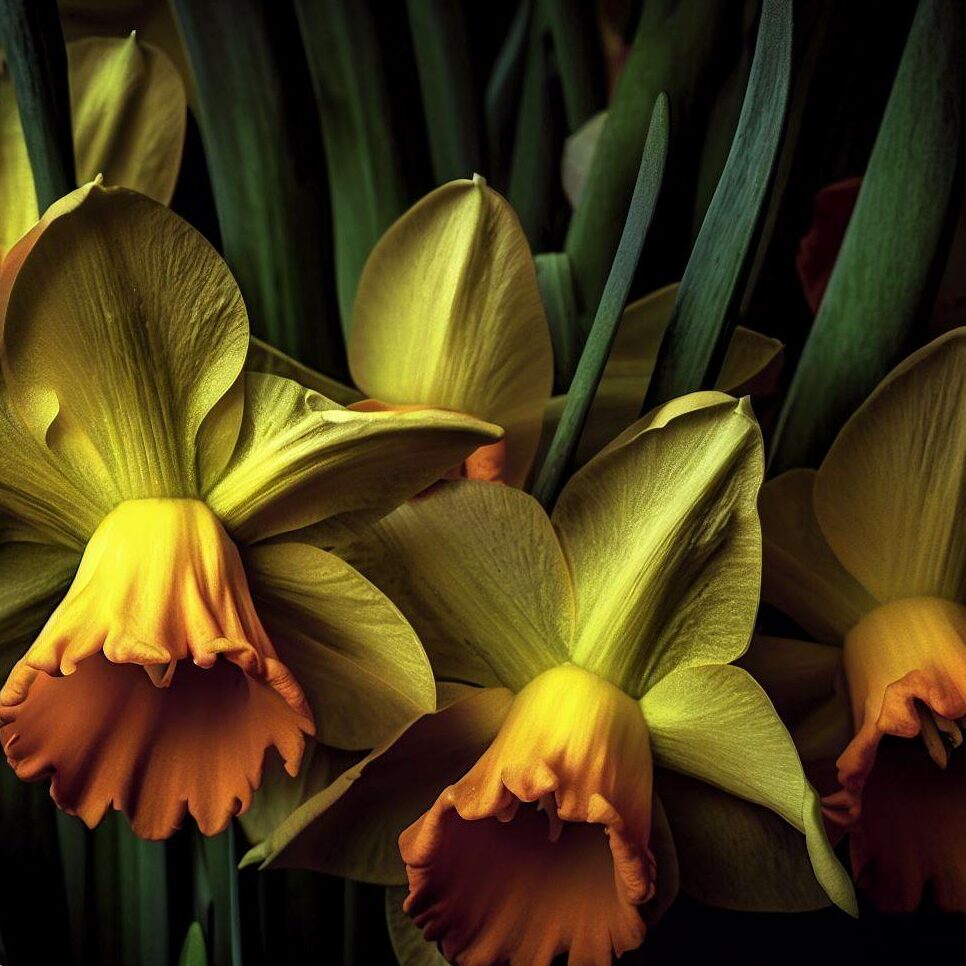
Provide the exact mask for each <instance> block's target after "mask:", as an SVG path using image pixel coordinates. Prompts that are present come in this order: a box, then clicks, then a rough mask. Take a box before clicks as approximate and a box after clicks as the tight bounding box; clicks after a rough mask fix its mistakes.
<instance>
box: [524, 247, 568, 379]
mask: <svg viewBox="0 0 966 966" xmlns="http://www.w3.org/2000/svg"><path fill="white" fill-rule="evenodd" d="M534 264H535V265H536V269H537V284H538V285H539V286H540V298H541V300H542V302H543V310H544V312H545V313H546V316H547V324H548V325H549V327H550V338H551V341H552V342H553V368H554V380H553V381H554V387H555V389H556V391H557V392H566V391H567V387H568V386H569V385H570V380H571V379H573V375H574V369H576V367H577V359H578V357H579V339H578V333H577V302H576V300H575V298H574V281H573V274H572V273H571V270H570V259H569V258H568V257H567V253H566V252H547V253H545V254H543V255H537V256H536V257H535V258H534Z"/></svg>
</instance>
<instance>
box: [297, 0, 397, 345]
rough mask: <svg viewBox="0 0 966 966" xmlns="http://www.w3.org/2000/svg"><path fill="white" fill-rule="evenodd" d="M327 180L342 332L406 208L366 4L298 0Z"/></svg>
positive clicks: (355, 0)
mask: <svg viewBox="0 0 966 966" xmlns="http://www.w3.org/2000/svg"><path fill="white" fill-rule="evenodd" d="M295 10H296V13H297V14H298V21H299V29H300V30H301V34H302V43H303V44H304V46H305V52H306V57H307V59H308V65H309V70H310V72H311V75H312V84H313V87H314V90H315V100H316V105H317V107H318V113H319V119H320V121H321V125H322V136H323V139H324V141H325V154H326V159H327V170H328V177H329V191H330V197H331V203H332V221H333V229H334V236H335V268H336V287H337V289H338V295H339V312H340V316H341V318H342V327H343V330H344V331H345V332H348V330H349V325H350V323H351V321H352V304H353V302H354V301H355V296H356V288H357V287H358V284H359V276H360V275H361V273H362V267H363V265H364V264H365V261H366V258H367V257H368V256H369V252H370V251H372V247H373V245H375V243H376V242H377V241H378V240H379V236H380V235H381V234H382V233H383V232H384V231H385V230H386V229H387V228H388V227H389V225H390V224H392V222H393V221H394V220H395V219H396V218H397V217H398V216H399V215H401V214H402V213H403V211H404V210H405V209H406V204H407V194H406V183H405V179H404V178H403V174H402V170H401V166H400V163H399V149H398V146H397V145H398V137H397V134H396V132H395V131H394V130H393V127H392V122H391V110H390V95H389V91H388V89H387V87H386V78H385V73H384V71H383V69H382V55H381V53H380V49H379V40H378V36H377V33H376V28H375V24H374V23H373V14H372V10H371V9H370V6H369V3H368V0H319V2H316V0H296V3H295Z"/></svg>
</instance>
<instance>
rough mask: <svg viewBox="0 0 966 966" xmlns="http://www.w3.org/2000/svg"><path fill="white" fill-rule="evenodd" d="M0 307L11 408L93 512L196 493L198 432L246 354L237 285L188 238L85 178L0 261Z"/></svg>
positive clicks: (179, 224)
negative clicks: (131, 502) (94, 507)
mask: <svg viewBox="0 0 966 966" xmlns="http://www.w3.org/2000/svg"><path fill="white" fill-rule="evenodd" d="M0 303H2V306H3V308H4V310H5V312H4V322H3V326H4V328H3V372H4V376H5V379H6V384H7V392H8V394H9V398H10V401H11V403H12V406H13V408H14V409H15V410H16V411H17V412H18V413H19V415H20V416H21V418H22V419H23V421H24V423H25V424H26V425H27V427H28V429H29V430H30V431H31V433H32V434H33V435H34V437H35V438H36V439H37V441H38V442H46V445H47V447H48V448H49V449H50V451H51V452H52V453H53V454H54V455H55V456H56V458H57V460H58V463H59V467H60V469H61V471H62V472H63V473H64V474H66V475H67V476H69V477H70V479H71V480H72V482H73V484H74V486H75V487H77V488H78V489H82V490H83V491H84V492H85V493H86V494H87V495H88V497H89V498H90V499H91V500H92V501H96V503H97V504H98V505H99V506H100V507H101V508H102V509H103V510H104V511H105V512H106V511H107V510H109V509H110V508H111V507H113V506H115V505H116V504H117V503H119V502H121V501H122V500H125V499H137V498H145V497H155V496H192V495H195V493H196V490H197V482H198V481H197V444H196V437H197V434H198V431H199V429H200V427H201V425H202V423H203V421H204V420H205V417H206V416H207V415H208V413H209V412H210V411H211V410H212V408H213V407H214V406H215V405H216V404H217V403H218V401H219V400H220V399H221V397H222V396H224V394H225V393H226V392H227V390H228V389H229V388H230V387H231V385H232V384H233V383H234V381H235V379H236V377H237V376H238V373H239V372H240V371H241V367H242V365H243V363H244V359H245V353H246V351H247V348H248V319H247V316H246V314H245V307H244V305H243V303H242V300H241V296H240V294H239V292H238V287H237V286H236V284H235V281H234V279H233V278H232V277H231V274H230V272H229V271H228V268H227V266H226V265H225V263H224V261H222V259H221V258H220V257H219V256H218V254H217V253H216V252H215V251H214V249H213V248H212V247H211V246H210V245H209V244H208V243H207V242H206V241H205V240H204V239H203V238H202V237H201V235H199V234H198V233H197V232H196V231H195V230H194V229H192V228H191V227H190V226H189V225H188V224H187V223H186V222H184V221H183V220H182V219H180V218H178V217H177V216H176V215H174V214H172V213H171V212H170V211H169V210H168V209H167V208H165V207H164V206H163V205H160V204H158V203H157V202H154V201H151V200H150V199H148V198H145V197H144V196H143V195H138V194H135V193H134V192H131V191H128V190H126V189H123V188H104V187H102V186H101V185H99V184H96V183H92V184H88V185H86V186H84V187H83V188H79V189H77V191H75V192H73V193H72V194H70V195H68V196H66V197H65V198H63V199H61V201H59V202H57V204H55V205H53V206H52V207H51V208H50V209H49V211H48V212H47V213H46V214H45V215H44V218H43V219H42V221H41V222H40V223H39V224H38V225H37V226H36V228H34V229H32V230H31V232H29V233H28V235H26V236H25V237H24V238H23V239H22V240H21V241H20V242H19V243H18V244H17V246H15V248H14V249H13V251H12V252H11V253H10V255H9V256H8V257H7V258H6V259H5V260H4V264H3V269H2V273H0ZM88 535H89V534H88Z"/></svg>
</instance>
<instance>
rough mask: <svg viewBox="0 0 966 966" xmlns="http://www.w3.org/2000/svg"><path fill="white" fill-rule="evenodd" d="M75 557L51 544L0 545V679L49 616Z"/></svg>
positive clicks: (76, 560)
mask: <svg viewBox="0 0 966 966" xmlns="http://www.w3.org/2000/svg"><path fill="white" fill-rule="evenodd" d="M79 560H80V554H79V553H77V552H76V551H72V550H69V549H67V548H66V547H59V546H56V545H54V544H46V543H29V542H24V541H16V542H11V543H4V544H0V679H2V678H3V677H5V676H6V674H7V673H8V671H9V670H10V668H11V667H12V665H13V664H14V662H15V661H16V660H17V659H18V658H19V657H20V656H21V655H22V653H23V651H24V650H26V648H27V646H28V645H29V644H30V642H31V640H32V638H33V637H34V635H35V634H36V633H37V632H38V631H39V630H40V628H41V627H42V626H43V624H44V621H46V620H47V618H48V616H50V613H51V611H52V610H53V609H54V607H55V606H56V605H57V603H58V602H59V600H60V597H61V595H62V594H63V593H64V592H65V591H66V590H67V587H68V585H69V584H70V581H71V579H72V578H73V576H74V571H75V570H76V569H77V564H78V562H79Z"/></svg>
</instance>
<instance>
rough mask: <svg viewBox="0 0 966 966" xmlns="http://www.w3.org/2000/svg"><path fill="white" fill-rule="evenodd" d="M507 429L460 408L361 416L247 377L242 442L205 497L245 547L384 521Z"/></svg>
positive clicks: (267, 379)
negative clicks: (306, 530)
mask: <svg viewBox="0 0 966 966" xmlns="http://www.w3.org/2000/svg"><path fill="white" fill-rule="evenodd" d="M500 435H501V432H500V429H499V428H498V427H496V426H492V425H490V424H488V423H483V422H480V421H479V420H476V419H472V418H471V417H469V416H463V415H460V414H457V413H446V412H439V411H437V410H432V409H424V410H418V411H415V412H356V411H354V410H348V409H344V408H343V407H341V406H339V405H338V404H337V403H334V402H332V401H331V400H329V399H326V398H325V397H324V396H321V395H319V394H318V393H317V392H314V391H313V390H311V389H305V388H304V387H303V386H300V385H299V384H298V383H295V382H292V381H290V380H288V379H285V378H282V377H281V376H273V375H268V374H266V373H258V372H247V373H246V374H245V410H244V417H243V419H242V424H241V429H240V431H239V436H238V445H237V447H236V449H235V452H234V454H233V455H232V458H231V460H230V462H229V464H228V466H227V468H226V469H225V472H224V473H223V474H222V476H221V478H220V479H218V481H217V482H216V483H215V484H214V485H213V486H212V487H211V488H210V489H209V490H208V491H207V492H206V493H205V494H204V496H205V499H206V500H207V502H208V503H209V504H210V506H211V507H212V508H213V509H214V510H215V512H216V513H218V515H219V516H220V517H221V519H222V520H223V521H224V522H225V525H226V527H227V528H228V530H229V532H230V533H231V534H232V535H233V536H234V537H235V538H236V539H237V540H239V541H241V542H242V543H253V542H255V541H258V540H264V539H266V538H268V537H272V536H276V535H278V534H281V533H287V532H290V531H292V530H297V529H299V528H302V527H308V526H311V525H313V524H317V523H319V522H320V521H323V522H325V523H327V524H329V525H330V527H331V529H332V530H335V529H336V528H337V527H338V526H339V525H340V524H342V523H345V522H348V521H351V520H357V519H359V518H360V517H367V518H377V517H379V516H381V515H383V514H385V513H388V512H389V511H390V510H392V509H393V508H395V507H397V506H398V505H399V504H400V503H402V502H403V501H404V500H405V499H407V498H409V497H411V496H413V495H415V494H416V493H419V492H420V491H421V490H423V489H425V488H426V487H427V486H429V485H430V484H431V483H434V482H436V481H437V480H439V479H440V478H441V477H442V476H443V474H444V473H445V472H446V471H447V470H448V469H450V468H451V467H452V466H454V465H456V464H457V463H459V462H460V461H461V460H463V459H464V458H465V457H466V456H468V455H469V454H470V453H471V452H472V451H473V450H475V449H476V448H477V447H478V446H481V445H485V444H487V443H492V442H494V441H495V440H497V439H499V438H500Z"/></svg>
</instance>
